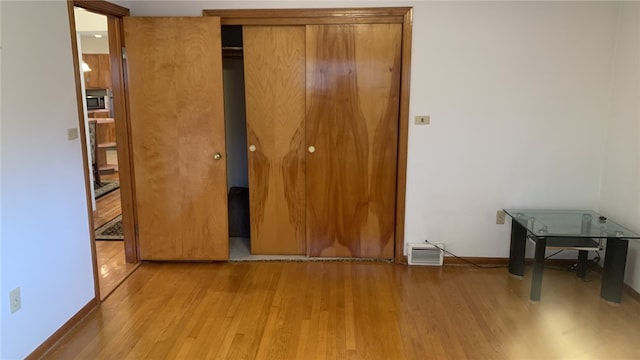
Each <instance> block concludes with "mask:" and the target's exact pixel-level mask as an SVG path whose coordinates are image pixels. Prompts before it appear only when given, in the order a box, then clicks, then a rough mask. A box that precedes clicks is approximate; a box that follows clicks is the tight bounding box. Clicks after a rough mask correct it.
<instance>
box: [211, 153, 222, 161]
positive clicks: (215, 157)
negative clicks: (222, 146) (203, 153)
mask: <svg viewBox="0 0 640 360" xmlns="http://www.w3.org/2000/svg"><path fill="white" fill-rule="evenodd" d="M213 159H214V160H220V159H222V154H220V153H215V154H213Z"/></svg>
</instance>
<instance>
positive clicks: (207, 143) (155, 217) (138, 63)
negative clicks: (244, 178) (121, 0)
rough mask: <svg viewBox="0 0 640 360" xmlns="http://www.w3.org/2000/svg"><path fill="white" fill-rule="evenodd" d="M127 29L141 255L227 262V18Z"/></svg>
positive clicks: (150, 20) (144, 22)
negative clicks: (223, 28) (223, 26)
mask: <svg viewBox="0 0 640 360" xmlns="http://www.w3.org/2000/svg"><path fill="white" fill-rule="evenodd" d="M124 33H125V42H126V43H125V46H126V50H127V75H128V89H129V111H130V116H131V117H130V119H131V143H132V144H131V145H132V152H133V168H134V179H135V191H136V192H135V194H136V209H137V222H138V231H139V244H140V258H141V259H142V260H224V259H228V256H229V250H228V246H229V244H228V241H229V239H228V223H227V193H226V191H227V185H226V177H227V176H226V160H225V156H224V149H225V138H224V136H225V135H224V134H225V133H224V111H223V97H222V64H221V61H222V55H221V43H220V20H219V18H217V17H197V18H196V17H194V18H180V17H171V18H154V17H145V18H136V17H125V18H124ZM214 154H220V156H214ZM216 158H218V159H216Z"/></svg>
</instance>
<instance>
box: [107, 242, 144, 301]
mask: <svg viewBox="0 0 640 360" xmlns="http://www.w3.org/2000/svg"><path fill="white" fill-rule="evenodd" d="M96 254H97V259H96V260H97V262H98V276H99V283H100V300H102V301H104V299H106V298H107V297H108V296H109V295H111V293H112V292H113V290H115V289H116V288H117V287H118V285H120V284H121V283H122V282H123V281H124V280H125V279H126V278H127V276H129V275H131V273H132V272H133V271H134V270H135V269H136V268H137V267H138V266H139V265H140V263H137V264H131V263H127V261H126V260H125V256H124V242H123V241H96Z"/></svg>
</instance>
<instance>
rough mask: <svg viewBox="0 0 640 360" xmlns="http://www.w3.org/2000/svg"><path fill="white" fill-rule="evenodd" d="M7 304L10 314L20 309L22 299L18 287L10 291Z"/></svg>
mask: <svg viewBox="0 0 640 360" xmlns="http://www.w3.org/2000/svg"><path fill="white" fill-rule="evenodd" d="M9 304H10V308H11V313H12V314H13V313H14V312H16V311H18V310H20V309H21V308H22V298H21V297H20V288H19V287H17V288H15V289H13V290H11V292H10V293H9Z"/></svg>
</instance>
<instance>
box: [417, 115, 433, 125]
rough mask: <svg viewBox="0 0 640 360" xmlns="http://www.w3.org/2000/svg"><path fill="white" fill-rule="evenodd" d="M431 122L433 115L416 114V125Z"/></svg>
mask: <svg viewBox="0 0 640 360" xmlns="http://www.w3.org/2000/svg"><path fill="white" fill-rule="evenodd" d="M429 123H431V117H430V116H429V115H418V116H416V125H429Z"/></svg>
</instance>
